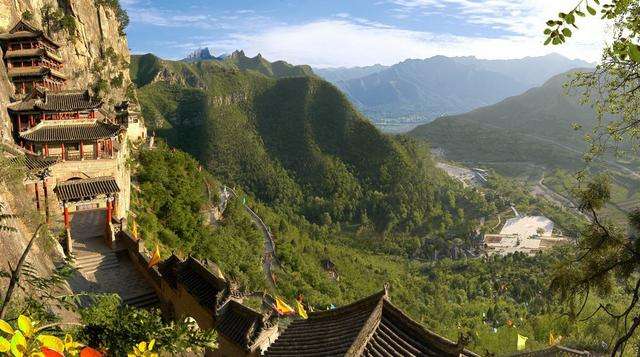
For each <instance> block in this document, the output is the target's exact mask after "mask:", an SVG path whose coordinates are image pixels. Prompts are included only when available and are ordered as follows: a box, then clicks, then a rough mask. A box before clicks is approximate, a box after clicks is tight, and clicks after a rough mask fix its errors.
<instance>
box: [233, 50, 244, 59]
mask: <svg viewBox="0 0 640 357" xmlns="http://www.w3.org/2000/svg"><path fill="white" fill-rule="evenodd" d="M231 57H232V58H239V57H247V56H246V55H245V54H244V51H243V50H235V51H233V53H232V54H231Z"/></svg>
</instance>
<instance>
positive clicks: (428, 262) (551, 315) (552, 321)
mask: <svg viewBox="0 0 640 357" xmlns="http://www.w3.org/2000/svg"><path fill="white" fill-rule="evenodd" d="M145 61H149V62H150V63H142V62H145ZM157 64H159V66H157ZM154 67H156V73H155V74H153V72H149V71H140V69H141V68H154ZM136 69H137V70H138V71H139V74H142V73H146V75H147V78H153V80H152V81H151V82H148V83H146V84H145V85H143V86H141V87H140V88H139V91H138V96H139V98H140V102H141V105H142V110H143V114H144V116H145V119H146V121H147V124H148V125H150V127H151V130H153V131H155V133H156V134H157V135H158V136H160V137H161V138H163V139H164V140H166V141H167V143H168V144H169V146H170V147H174V148H180V149H182V150H184V151H187V152H188V153H189V154H191V155H188V154H185V153H182V152H181V151H180V150H173V149H169V147H165V146H164V144H162V143H161V144H160V145H159V147H157V148H155V149H154V150H143V151H141V152H140V153H138V155H139V157H138V160H137V161H136V162H137V163H139V164H138V166H137V167H136V170H135V171H136V181H137V182H138V184H139V187H140V190H139V191H137V192H136V193H135V197H134V202H133V209H134V211H135V213H136V215H137V217H138V223H139V225H140V232H141V234H142V235H143V237H144V238H145V242H146V243H147V244H148V245H149V246H150V247H151V246H152V245H153V244H154V242H160V243H162V246H163V247H164V248H163V249H164V250H165V253H168V252H169V251H176V252H178V253H179V254H185V255H186V254H192V255H195V256H197V257H199V258H205V259H212V260H214V261H216V262H217V263H218V264H219V265H220V267H221V269H222V270H223V271H224V272H225V274H226V276H227V277H229V278H230V279H232V280H233V281H235V282H237V283H238V285H239V286H240V287H241V288H242V289H243V290H250V291H265V290H266V291H270V292H272V293H275V294H278V295H280V296H283V297H285V298H287V299H292V298H293V296H295V295H296V294H298V293H302V294H303V295H304V296H305V299H306V301H308V302H309V303H310V304H311V305H312V306H314V308H316V309H325V308H326V307H327V306H330V305H331V304H335V305H344V304H347V303H350V302H353V301H355V300H357V299H358V298H361V297H363V296H366V295H367V294H370V293H372V292H374V291H377V290H379V289H380V288H381V286H383V284H385V283H390V284H391V295H392V299H393V301H394V303H396V304H398V305H399V306H400V307H402V308H403V309H405V310H406V311H407V312H408V313H409V314H410V315H411V316H412V317H413V318H415V319H416V320H417V321H419V322H420V323H422V324H424V325H425V326H427V327H429V328H432V329H434V330H435V331H437V332H439V333H442V334H445V335H446V336H448V337H450V338H452V339H457V337H458V335H459V334H460V333H464V334H466V335H467V336H468V337H469V338H470V340H471V345H470V347H471V348H472V349H473V350H477V351H479V352H481V353H483V352H484V351H485V350H487V351H492V352H496V353H498V354H505V353H507V352H510V351H513V350H514V349H515V338H516V333H517V332H516V330H515V329H513V328H511V327H509V322H508V321H509V320H512V321H518V322H517V324H518V330H517V331H519V332H521V333H525V334H527V335H528V336H530V346H531V347H543V346H545V344H546V338H547V336H548V333H549V332H550V331H552V330H553V331H554V333H555V332H557V333H562V334H563V335H565V336H573V335H575V336H576V337H575V338H573V337H572V338H571V339H569V342H570V345H572V346H589V347H592V346H595V348H598V347H597V343H594V342H593V341H590V340H588V339H586V338H583V337H581V336H583V335H584V333H583V331H591V330H593V329H596V330H598V331H599V333H600V334H602V335H607V336H608V335H611V333H612V332H611V331H612V327H611V326H610V325H609V324H607V323H603V321H602V320H591V321H589V322H588V323H582V324H579V325H572V324H571V323H570V322H569V321H568V320H567V319H566V318H564V317H561V315H560V310H559V307H558V306H555V305H553V304H551V302H550V300H549V299H548V296H547V295H546V294H543V293H541V292H542V291H545V290H546V284H547V282H548V281H549V275H548V274H549V273H550V272H552V271H553V269H549V267H552V266H553V265H554V264H556V263H557V262H558V259H559V258H560V257H564V256H566V255H567V254H568V253H567V252H562V251H558V252H551V253H549V254H544V255H540V256H538V257H525V256H522V255H515V256H511V257H505V258H500V257H495V258H490V259H486V260H483V259H481V258H477V259H469V258H470V257H471V256H473V252H472V251H473V250H474V247H475V246H476V244H477V235H476V234H475V230H476V229H478V228H480V229H483V230H484V229H487V228H486V227H483V226H481V225H480V220H481V218H484V217H495V215H496V214H497V213H499V212H505V211H507V210H509V205H510V204H515V205H516V206H517V208H518V210H521V211H523V212H531V213H533V214H535V213H541V214H545V215H547V216H549V217H551V218H552V219H553V220H554V221H555V222H556V223H557V224H558V227H561V228H562V229H563V230H564V231H567V232H575V231H576V230H577V229H579V227H580V225H581V224H582V222H580V221H579V220H578V219H576V217H575V216H573V215H571V214H570V213H569V212H567V211H566V210H563V209H560V208H557V207H554V206H552V205H549V204H548V203H546V202H544V201H541V200H538V199H535V198H533V197H531V196H529V195H528V194H527V193H526V191H524V190H523V189H522V188H521V187H519V186H518V185H517V184H512V183H509V182H508V181H502V180H501V179H499V178H497V177H496V178H492V181H491V183H490V184H489V186H488V188H487V189H486V190H482V192H481V191H478V190H473V189H465V188H463V187H462V185H461V184H459V183H458V182H455V181H453V180H451V179H449V178H448V177H447V176H445V175H444V173H443V172H441V171H440V170H438V169H436V168H435V167H434V162H433V161H432V159H431V156H430V153H429V150H428V147H427V146H425V145H423V144H421V143H420V142H418V141H416V140H414V139H411V138H408V137H391V136H387V135H384V134H382V133H380V132H379V131H378V130H377V129H376V128H375V127H373V126H372V125H371V124H370V123H369V122H368V121H367V120H366V119H365V118H363V117H362V116H361V115H360V114H359V113H358V112H357V111H355V110H354V109H353V108H352V106H351V105H350V103H349V102H348V101H347V100H346V98H345V97H344V95H342V94H341V93H340V92H339V91H338V90H337V89H336V88H335V87H333V86H332V85H331V84H329V83H327V82H325V81H322V80H320V79H319V78H317V77H314V76H301V77H289V78H281V79H278V78H275V77H274V76H267V75H264V74H262V73H258V72H257V71H253V70H242V69H240V68H238V67H237V66H235V65H233V64H229V63H224V62H220V61H200V62H195V63H185V62H170V61H162V60H158V59H156V58H153V57H150V56H145V57H137V58H134V59H133V63H132V70H136ZM149 73H151V74H150V75H149ZM133 77H134V78H136V79H137V78H142V76H141V77H138V74H137V73H133ZM144 82H145V81H137V83H144ZM191 156H193V157H194V158H192V157H191ZM200 166H202V167H204V168H205V169H206V170H200ZM222 184H225V185H228V186H232V187H236V190H237V191H238V198H233V199H232V200H231V201H230V202H229V205H228V207H227V210H226V211H225V213H224V218H223V219H222V220H221V221H218V222H215V223H214V224H210V223H208V222H207V217H208V214H207V213H206V212H208V211H207V209H208V208H210V207H211V205H212V204H215V203H216V202H215V201H216V200H217V197H216V193H217V192H218V190H219V188H220V187H221V185H222ZM243 201H246V202H247V204H248V205H250V206H251V208H252V209H254V210H255V211H256V212H257V213H258V215H259V216H260V217H261V218H262V219H263V220H264V221H265V222H266V224H267V225H268V226H269V227H270V229H271V231H272V232H273V234H274V236H275V242H276V247H277V250H276V256H277V260H278V263H279V264H278V266H277V267H275V268H274V269H273V270H272V272H273V273H274V274H275V277H276V278H277V285H276V287H275V288H272V287H271V286H270V284H269V283H267V280H266V279H265V272H264V270H263V262H262V257H263V254H262V253H263V252H262V249H263V247H264V242H263V240H262V239H261V238H263V237H262V236H261V232H260V231H259V230H258V229H257V228H256V227H255V226H254V225H253V224H252V222H251V218H250V217H249V216H248V214H247V213H246V211H245V210H244V209H243V208H242V204H241V203H242V202H243ZM450 258H458V259H457V260H453V259H450ZM460 258H464V259H460ZM325 259H328V260H330V261H331V262H332V263H334V264H335V267H336V270H337V273H338V275H339V278H336V277H332V276H331V275H330V274H329V273H328V272H326V271H324V269H323V264H322V262H323V261H324V260H325ZM505 283H506V284H511V285H512V286H513V288H510V289H507V290H499V289H500V288H499V287H500V286H503V285H504V284H505ZM596 302H597V300H595V299H594V301H593V302H592V303H593V304H595V303H596ZM494 328H495V329H494Z"/></svg>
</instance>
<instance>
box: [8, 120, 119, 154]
mask: <svg viewBox="0 0 640 357" xmlns="http://www.w3.org/2000/svg"><path fill="white" fill-rule="evenodd" d="M121 131H122V127H120V126H119V125H115V124H111V123H108V122H102V121H93V122H78V123H75V122H71V123H69V122H67V123H64V124H63V123H47V122H43V123H40V124H38V125H36V126H35V127H33V128H31V129H29V130H26V131H24V132H22V133H20V142H21V145H22V146H23V147H24V148H26V149H28V150H29V151H31V152H33V153H35V154H37V155H42V156H44V157H54V158H60V159H61V160H62V161H66V160H97V159H112V158H113V157H114V154H115V148H116V144H117V143H118V142H119V140H118V135H119V134H120V132H121Z"/></svg>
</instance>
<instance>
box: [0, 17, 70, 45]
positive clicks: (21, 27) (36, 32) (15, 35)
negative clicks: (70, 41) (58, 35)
mask: <svg viewBox="0 0 640 357" xmlns="http://www.w3.org/2000/svg"><path fill="white" fill-rule="evenodd" d="M40 36H42V37H44V38H45V39H46V40H47V41H49V42H50V43H51V44H52V45H53V46H54V47H56V48H57V47H60V45H59V44H58V43H57V42H55V41H54V40H53V39H52V38H50V37H49V36H47V34H45V33H44V32H43V31H42V30H40V29H38V28H36V27H35V26H33V25H31V24H29V23H28V22H26V21H23V20H20V21H18V22H17V23H16V24H15V25H14V26H13V28H11V30H9V32H8V33H3V34H0V41H6V40H18V39H23V38H38V37H40Z"/></svg>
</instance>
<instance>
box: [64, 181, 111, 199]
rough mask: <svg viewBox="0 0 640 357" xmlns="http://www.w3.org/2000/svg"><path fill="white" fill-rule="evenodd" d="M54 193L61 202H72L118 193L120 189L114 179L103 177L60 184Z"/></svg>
mask: <svg viewBox="0 0 640 357" xmlns="http://www.w3.org/2000/svg"><path fill="white" fill-rule="evenodd" d="M53 191H54V192H55V193H56V195H57V196H58V199H59V200H60V201H72V200H79V199H86V198H93V197H96V196H100V195H108V194H114V193H118V192H120V188H119V187H118V184H117V183H116V180H115V179H114V178H113V177H111V176H103V177H95V178H90V179H81V180H71V181H66V182H63V183H59V184H57V185H56V187H55V188H54V189H53Z"/></svg>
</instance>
